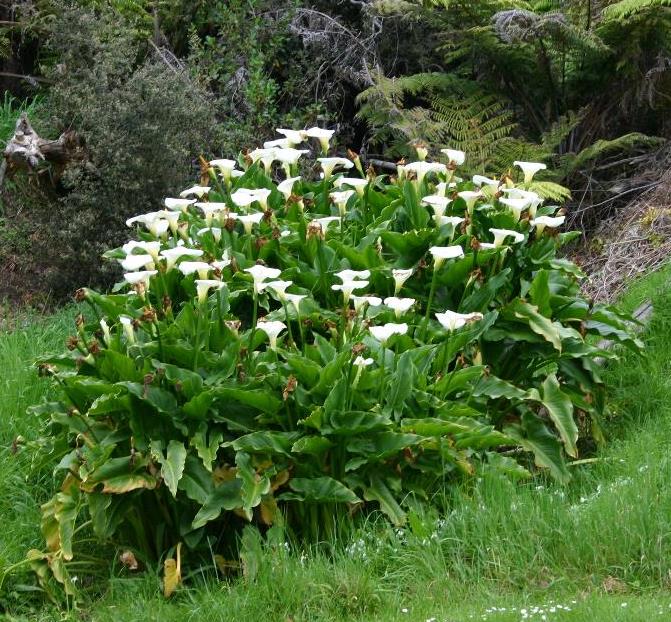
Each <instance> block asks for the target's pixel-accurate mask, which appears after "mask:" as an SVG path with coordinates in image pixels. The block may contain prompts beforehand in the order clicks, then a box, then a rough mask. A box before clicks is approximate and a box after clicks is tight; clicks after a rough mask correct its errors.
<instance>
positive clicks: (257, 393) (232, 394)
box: [211, 388, 282, 415]
mask: <svg viewBox="0 0 671 622" xmlns="http://www.w3.org/2000/svg"><path fill="white" fill-rule="evenodd" d="M211 391H212V392H213V394H214V395H215V396H216V398H217V400H218V401H224V402H227V401H234V402H238V403H240V404H245V405H246V406H251V407H252V408H256V409H257V410H260V411H261V412H264V413H267V414H270V415H274V414H275V413H276V412H277V411H278V410H279V409H280V408H282V400H280V399H279V398H277V397H275V396H274V395H272V394H270V393H269V392H268V391H267V390H261V389H232V388H216V389H211Z"/></svg>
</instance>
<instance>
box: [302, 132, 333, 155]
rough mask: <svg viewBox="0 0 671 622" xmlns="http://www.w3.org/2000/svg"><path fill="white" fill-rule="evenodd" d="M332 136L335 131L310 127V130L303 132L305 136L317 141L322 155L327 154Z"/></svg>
mask: <svg viewBox="0 0 671 622" xmlns="http://www.w3.org/2000/svg"><path fill="white" fill-rule="evenodd" d="M333 134H335V130H325V129H322V128H321V127H311V128H310V129H307V130H305V136H309V137H310V138H316V139H318V140H319V144H320V145H321V148H322V153H328V150H329V147H330V141H331V138H332V136H333Z"/></svg>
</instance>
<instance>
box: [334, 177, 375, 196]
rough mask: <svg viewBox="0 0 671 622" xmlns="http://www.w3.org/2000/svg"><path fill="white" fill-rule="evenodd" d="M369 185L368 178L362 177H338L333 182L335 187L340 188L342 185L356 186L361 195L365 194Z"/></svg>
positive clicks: (355, 188) (358, 193)
mask: <svg viewBox="0 0 671 622" xmlns="http://www.w3.org/2000/svg"><path fill="white" fill-rule="evenodd" d="M367 185H368V180H367V179H362V178H361V177H338V178H337V179H336V180H335V181H334V182H333V186H334V187H335V188H340V187H342V186H350V187H351V188H354V190H355V191H356V193H357V195H358V196H359V197H362V196H363V195H364V191H365V190H366V186H367Z"/></svg>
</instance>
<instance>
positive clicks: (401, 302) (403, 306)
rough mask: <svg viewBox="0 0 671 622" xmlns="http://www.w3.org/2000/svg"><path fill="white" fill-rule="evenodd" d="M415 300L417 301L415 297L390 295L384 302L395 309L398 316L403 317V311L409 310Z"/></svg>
mask: <svg viewBox="0 0 671 622" xmlns="http://www.w3.org/2000/svg"><path fill="white" fill-rule="evenodd" d="M415 302H417V301H416V300H415V299H414V298H397V297H396V296H389V297H388V298H385V299H384V304H385V305H386V306H387V307H389V308H390V309H393V310H394V313H395V314H396V317H397V318H399V317H401V314H402V313H406V312H407V311H409V310H410V309H411V308H412V305H414V304H415Z"/></svg>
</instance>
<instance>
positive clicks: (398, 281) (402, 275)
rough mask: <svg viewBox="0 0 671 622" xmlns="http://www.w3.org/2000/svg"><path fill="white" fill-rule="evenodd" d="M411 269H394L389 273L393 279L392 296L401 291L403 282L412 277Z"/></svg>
mask: <svg viewBox="0 0 671 622" xmlns="http://www.w3.org/2000/svg"><path fill="white" fill-rule="evenodd" d="M412 273H413V269H412V268H408V269H407V270H402V269H394V270H392V271H391V275H392V276H393V277H394V296H396V295H397V294H398V292H400V291H401V288H402V287H403V285H404V284H405V282H406V281H407V280H408V279H409V278H410V277H411V276H412Z"/></svg>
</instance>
